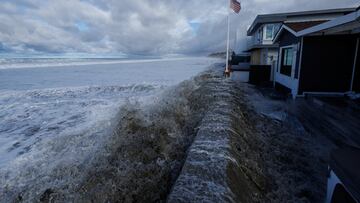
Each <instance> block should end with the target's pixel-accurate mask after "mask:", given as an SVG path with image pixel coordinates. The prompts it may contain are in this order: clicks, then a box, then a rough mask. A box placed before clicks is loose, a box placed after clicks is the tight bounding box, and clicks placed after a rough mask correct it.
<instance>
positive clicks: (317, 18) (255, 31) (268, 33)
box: [247, 8, 356, 80]
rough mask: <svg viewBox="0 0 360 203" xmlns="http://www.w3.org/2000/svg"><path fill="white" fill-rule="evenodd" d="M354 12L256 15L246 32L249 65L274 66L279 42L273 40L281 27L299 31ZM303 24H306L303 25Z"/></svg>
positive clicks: (342, 10) (324, 11) (331, 11)
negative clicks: (289, 26) (249, 55)
mask: <svg viewBox="0 0 360 203" xmlns="http://www.w3.org/2000/svg"><path fill="white" fill-rule="evenodd" d="M355 10H356V9H355V8H345V9H328V10H317V11H304V12H292V13H277V14H266V15H258V16H257V17H256V18H255V20H254V21H253V23H252V24H251V26H250V27H249V29H248V31H247V35H248V36H249V37H250V40H249V42H248V49H247V52H249V53H250V54H251V65H252V66H258V67H264V66H269V67H268V68H269V69H270V66H271V65H274V64H275V62H276V61H277V59H278V53H279V42H278V41H276V40H275V41H274V38H275V35H276V34H277V33H278V31H279V30H280V29H281V28H283V25H291V26H293V27H292V28H293V29H294V30H295V31H299V29H301V30H302V29H304V28H307V27H311V26H315V25H318V24H321V23H323V22H326V21H330V20H332V19H335V18H337V17H340V16H343V15H346V14H349V13H351V12H354V11H355ZM303 22H307V23H306V24H303ZM269 72H270V71H269ZM273 73H274V71H273V70H271V80H273V77H274V75H273Z"/></svg>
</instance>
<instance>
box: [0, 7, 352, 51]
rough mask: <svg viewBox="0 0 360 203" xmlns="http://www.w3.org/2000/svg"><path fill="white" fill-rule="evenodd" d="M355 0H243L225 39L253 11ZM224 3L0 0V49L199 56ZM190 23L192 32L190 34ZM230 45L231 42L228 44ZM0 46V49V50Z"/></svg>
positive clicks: (218, 35)
mask: <svg viewBox="0 0 360 203" xmlns="http://www.w3.org/2000/svg"><path fill="white" fill-rule="evenodd" d="M357 2H358V1H357V0H316V1H315V0H246V1H245V0H244V1H242V6H243V10H242V11H241V13H240V15H232V16H231V22H232V30H231V36H232V38H234V37H233V36H234V35H235V33H236V30H237V32H238V42H240V43H239V44H238V45H237V47H238V48H239V49H241V48H244V47H245V46H246V40H245V33H246V29H247V27H248V26H249V25H250V24H251V21H252V20H253V19H254V18H255V16H256V15H257V14H259V13H272V12H288V11H298V10H309V9H324V8H337V7H352V6H356V4H357ZM227 3H228V1H227V0H187V1H179V0H151V1H150V0H138V1H134V0H121V1H119V0H106V1H105V0H67V1H60V0H59V1H43V0H22V1H20V0H0V45H1V46H0V49H1V50H2V51H4V50H7V51H9V50H11V51H12V52H15V53H33V52H44V53H48V52H50V53H66V52H82V53H129V54H169V53H185V54H186V53H201V52H212V51H219V50H223V49H224V47H225V37H226V13H227ZM194 24H195V25H196V30H194ZM232 44H233V42H232ZM4 47H6V49H5V48H4Z"/></svg>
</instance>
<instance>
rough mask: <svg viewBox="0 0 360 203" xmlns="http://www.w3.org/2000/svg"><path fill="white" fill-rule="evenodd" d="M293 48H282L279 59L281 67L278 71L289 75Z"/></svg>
mask: <svg viewBox="0 0 360 203" xmlns="http://www.w3.org/2000/svg"><path fill="white" fill-rule="evenodd" d="M293 55H294V51H293V48H285V49H283V50H282V60H281V68H280V73H281V74H284V75H287V76H291V70H292V64H293V58H294V56H293Z"/></svg>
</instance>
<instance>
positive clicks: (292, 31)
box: [273, 25, 298, 43]
mask: <svg viewBox="0 0 360 203" xmlns="http://www.w3.org/2000/svg"><path fill="white" fill-rule="evenodd" d="M284 30H287V31H289V32H290V33H291V34H293V35H294V36H296V37H298V33H297V32H295V31H294V30H292V29H291V28H289V27H288V26H286V25H282V26H281V28H280V30H279V31H278V32H277V33H276V35H275V37H274V39H273V43H275V42H276V41H277V40H278V39H279V37H280V36H281V34H282V33H283V32H284Z"/></svg>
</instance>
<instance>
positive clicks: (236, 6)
mask: <svg viewBox="0 0 360 203" xmlns="http://www.w3.org/2000/svg"><path fill="white" fill-rule="evenodd" d="M230 1H231V2H230V8H232V10H234V12H235V13H239V12H240V10H241V4H240V2H238V1H237V0H230Z"/></svg>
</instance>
